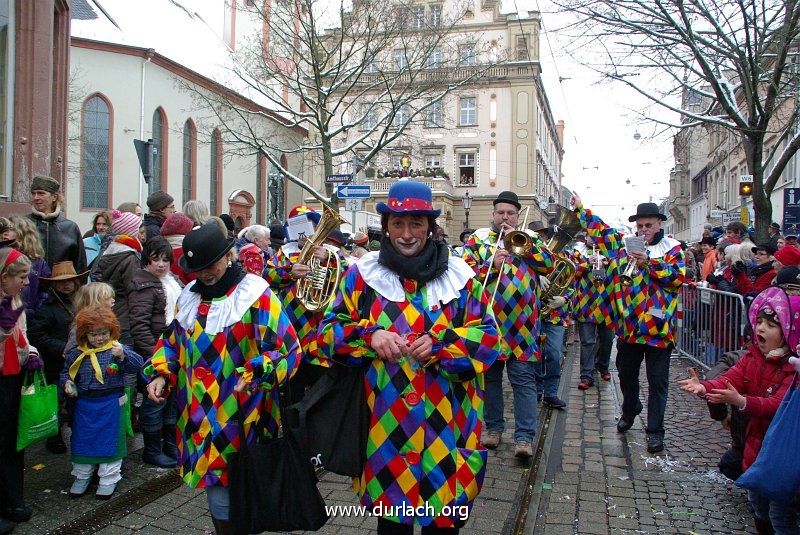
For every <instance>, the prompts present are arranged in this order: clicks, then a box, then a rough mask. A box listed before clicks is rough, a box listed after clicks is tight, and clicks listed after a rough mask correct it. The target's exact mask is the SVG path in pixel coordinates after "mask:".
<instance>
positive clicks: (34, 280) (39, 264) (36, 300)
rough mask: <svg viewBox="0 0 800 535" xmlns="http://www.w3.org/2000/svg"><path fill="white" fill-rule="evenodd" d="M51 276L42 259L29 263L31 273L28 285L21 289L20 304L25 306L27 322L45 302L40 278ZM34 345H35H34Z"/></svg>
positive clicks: (44, 291)
mask: <svg viewBox="0 0 800 535" xmlns="http://www.w3.org/2000/svg"><path fill="white" fill-rule="evenodd" d="M50 275H52V272H51V271H50V266H48V265H47V262H45V260H44V258H37V259H35V260H33V261H31V271H30V273H29V274H28V285H27V286H26V287H24V288H23V289H22V292H21V293H22V302H23V303H24V304H25V315H26V316H27V320H28V322H30V320H31V318H33V314H34V313H35V312H36V311H37V310H39V307H41V306H42V305H43V304H44V302H45V301H47V297H48V293H47V288H46V287H43V286H42V282H41V280H40V279H41V278H42V277H49V276H50ZM34 345H36V344H34Z"/></svg>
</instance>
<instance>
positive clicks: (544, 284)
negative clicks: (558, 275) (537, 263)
mask: <svg viewBox="0 0 800 535" xmlns="http://www.w3.org/2000/svg"><path fill="white" fill-rule="evenodd" d="M539 286H541V287H542V291H543V292H546V291H547V289H548V288H549V287H550V279H548V278H547V277H545V276H544V275H542V276H541V277H539Z"/></svg>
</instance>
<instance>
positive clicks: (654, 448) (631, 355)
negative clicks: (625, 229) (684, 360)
mask: <svg viewBox="0 0 800 535" xmlns="http://www.w3.org/2000/svg"><path fill="white" fill-rule="evenodd" d="M571 204H572V206H573V207H574V208H575V212H576V214H577V216H578V218H579V219H580V221H581V225H582V226H583V227H584V228H586V231H587V234H588V235H589V236H591V237H592V238H594V239H595V240H596V241H597V247H598V249H599V251H600V253H601V254H602V255H603V256H604V257H606V258H608V259H609V265H608V272H609V273H611V274H612V277H611V279H610V281H609V283H608V291H609V295H610V298H611V302H612V304H613V307H614V314H616V315H617V317H618V318H619V319H618V321H617V324H616V327H617V337H618V339H617V372H618V373H619V382H620V388H621V390H622V415H621V416H620V418H619V420H618V422H617V431H618V432H619V433H625V432H626V431H628V429H630V428H631V426H633V424H634V421H635V419H636V416H638V415H639V413H640V412H642V403H641V401H639V369H640V368H641V365H642V360H644V361H645V365H646V366H647V384H648V400H647V426H646V427H645V431H646V432H647V451H648V452H649V453H657V452H660V451H663V449H664V411H665V409H666V407H667V393H668V391H669V359H670V354H671V353H672V348H673V347H674V345H675V314H676V312H677V309H678V296H679V292H680V286H681V285H682V284H683V283H684V282H686V265H685V262H684V256H683V250H682V249H681V245H680V242H678V241H677V240H675V239H672V238H668V237H666V236H664V231H663V230H662V229H661V223H662V222H663V221H666V219H667V218H666V216H665V215H664V214H662V213H661V212H659V210H658V206H657V205H656V204H655V203H651V202H646V203H642V204H640V205H639V206H637V207H636V213H635V214H634V215H632V216H630V217H629V218H628V220H629V221H630V222H631V223H633V222H635V223H636V234H637V235H638V236H640V237H642V238H643V239H644V245H645V247H644V251H639V250H631V251H628V250H627V247H625V244H624V243H623V240H622V236H620V234H619V232H617V231H616V230H615V229H614V228H613V227H611V226H610V225H608V224H606V223H605V222H604V221H603V220H602V219H600V218H599V217H597V216H596V215H594V214H592V212H591V211H590V210H586V209H584V208H583V205H582V204H581V199H580V197H578V196H577V195H574V196H573V197H572V199H571ZM631 263H635V267H634V268H633V271H632V272H630V279H631V280H630V281H629V283H623V281H622V280H621V275H623V274H624V273H626V270H628V269H629V267H630V266H631Z"/></svg>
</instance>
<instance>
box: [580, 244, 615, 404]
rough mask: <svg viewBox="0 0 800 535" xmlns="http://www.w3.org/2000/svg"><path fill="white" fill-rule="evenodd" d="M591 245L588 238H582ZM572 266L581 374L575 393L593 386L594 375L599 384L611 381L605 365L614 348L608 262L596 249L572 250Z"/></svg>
mask: <svg viewBox="0 0 800 535" xmlns="http://www.w3.org/2000/svg"><path fill="white" fill-rule="evenodd" d="M586 239H587V241H588V242H590V243H591V244H594V243H595V242H594V240H593V239H592V238H591V237H587V238H586ZM572 261H573V262H574V263H575V290H576V294H577V298H576V303H575V319H576V320H577V321H578V337H579V338H580V340H581V375H580V381H579V382H578V389H579V390H589V389H590V388H591V387H592V386H593V385H594V376H595V372H597V373H599V374H600V378H601V379H602V380H603V381H610V380H611V372H610V371H609V364H610V360H611V348H612V346H613V345H614V325H615V322H616V319H615V316H614V313H613V312H614V308H613V307H612V301H611V297H610V295H609V291H610V289H611V287H610V286H609V285H608V284H607V283H608V282H610V280H609V274H608V259H606V258H605V257H604V256H603V255H602V254H601V252H600V250H599V249H598V248H597V247H594V249H588V248H587V249H585V250H584V254H580V253H578V252H577V251H576V254H575V255H574V256H573V258H572Z"/></svg>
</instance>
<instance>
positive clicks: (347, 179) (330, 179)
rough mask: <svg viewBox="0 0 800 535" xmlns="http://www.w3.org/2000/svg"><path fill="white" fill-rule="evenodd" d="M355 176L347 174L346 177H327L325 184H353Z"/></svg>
mask: <svg viewBox="0 0 800 535" xmlns="http://www.w3.org/2000/svg"><path fill="white" fill-rule="evenodd" d="M352 181H353V175H352V174H345V175H327V176H325V183H326V184H341V183H346V182H352Z"/></svg>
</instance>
